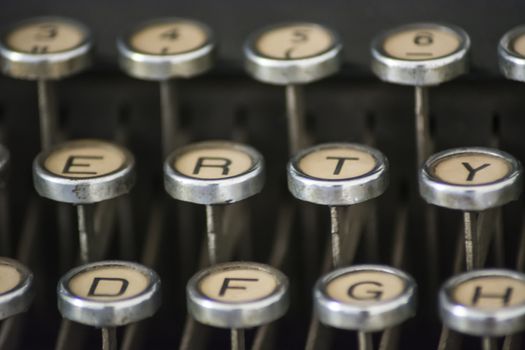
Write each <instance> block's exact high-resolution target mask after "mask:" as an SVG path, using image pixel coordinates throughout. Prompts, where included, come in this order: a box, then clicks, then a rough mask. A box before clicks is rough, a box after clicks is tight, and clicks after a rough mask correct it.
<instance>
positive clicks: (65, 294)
mask: <svg viewBox="0 0 525 350" xmlns="http://www.w3.org/2000/svg"><path fill="white" fill-rule="evenodd" d="M101 266H102V267H123V268H130V267H131V268H133V269H135V270H137V271H139V272H140V273H141V274H143V275H144V276H146V278H147V280H148V286H147V288H146V289H144V290H143V291H142V292H141V293H139V294H137V295H134V296H131V297H128V298H125V299H121V300H115V301H106V300H104V301H97V300H89V299H87V298H83V297H80V296H77V295H74V294H73V293H72V292H71V290H70V289H69V287H68V283H69V281H70V280H71V279H72V278H73V277H75V276H76V275H78V274H79V273H82V272H86V270H87V271H89V270H93V269H97V268H98V267H101ZM160 287H161V281H160V277H159V276H158V275H157V273H156V272H155V271H153V270H151V269H149V268H147V267H145V266H143V265H141V264H137V263H133V262H128V261H119V260H108V261H99V262H95V263H91V264H87V265H83V266H79V267H76V268H74V269H72V270H70V271H68V272H67V273H66V274H65V275H64V276H63V277H62V278H61V279H60V281H59V282H58V285H57V295H58V309H59V311H60V313H61V314H62V316H63V317H64V318H67V319H69V320H72V321H75V322H78V323H82V324H86V325H90V326H95V327H116V326H122V325H126V324H129V323H133V322H136V321H140V320H142V319H144V318H147V317H150V316H152V315H153V314H154V313H155V312H156V311H157V309H158V308H159V307H160ZM130 309H140V312H138V311H136V310H135V311H134V310H131V311H130Z"/></svg>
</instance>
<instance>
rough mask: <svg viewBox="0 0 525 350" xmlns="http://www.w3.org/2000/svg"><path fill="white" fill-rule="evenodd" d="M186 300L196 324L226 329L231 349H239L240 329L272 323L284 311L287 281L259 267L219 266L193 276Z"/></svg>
mask: <svg viewBox="0 0 525 350" xmlns="http://www.w3.org/2000/svg"><path fill="white" fill-rule="evenodd" d="M186 300H187V304H188V311H189V313H190V314H191V315H192V316H193V317H194V318H195V319H196V320H197V321H198V322H201V323H203V324H207V325H210V326H214V327H220V328H230V329H231V332H232V334H231V348H232V350H243V349H244V329H246V328H251V327H258V326H261V325H264V324H267V323H270V322H272V321H275V320H277V319H278V318H280V317H282V316H283V315H284V314H285V313H286V311H287V310H288V305H289V292H288V279H287V278H286V276H285V275H283V274H282V273H281V272H280V271H278V270H276V269H274V268H272V267H270V266H267V265H263V264H258V263H253V262H230V263H223V264H219V265H215V266H212V267H210V268H208V269H205V270H202V271H200V272H198V273H197V274H196V275H194V276H193V277H192V278H191V279H190V281H189V282H188V285H187V287H186Z"/></svg>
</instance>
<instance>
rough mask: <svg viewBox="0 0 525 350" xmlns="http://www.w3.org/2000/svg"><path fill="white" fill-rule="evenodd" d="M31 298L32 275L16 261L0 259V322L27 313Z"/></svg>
mask: <svg viewBox="0 0 525 350" xmlns="http://www.w3.org/2000/svg"><path fill="white" fill-rule="evenodd" d="M33 296H34V291H33V274H32V273H31V272H30V271H29V270H28V269H27V268H26V267H25V266H24V265H22V264H20V263H19V262H18V261H16V260H12V259H9V258H0V320H5V319H6V318H9V317H11V316H14V315H17V314H20V313H22V312H25V311H27V309H29V306H30V305H31V303H32V302H33Z"/></svg>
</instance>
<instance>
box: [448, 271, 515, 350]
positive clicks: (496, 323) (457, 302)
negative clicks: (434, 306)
mask: <svg viewBox="0 0 525 350" xmlns="http://www.w3.org/2000/svg"><path fill="white" fill-rule="evenodd" d="M439 313H440V316H441V319H442V320H443V323H444V324H445V325H446V326H447V327H449V328H451V329H453V330H455V331H458V332H461V333H465V334H469V335H474V336H480V337H483V344H484V349H492V348H493V347H491V345H490V344H493V343H494V339H493V338H494V337H499V336H506V335H510V334H513V333H518V332H522V331H523V330H525V275H524V274H522V273H518V272H515V271H509V270H490V269H489V270H477V271H471V272H467V273H463V274H461V275H458V276H454V277H453V278H451V279H449V280H448V281H447V282H446V283H445V284H444V286H443V287H442V288H441V290H440V292H439ZM494 349H495V347H494Z"/></svg>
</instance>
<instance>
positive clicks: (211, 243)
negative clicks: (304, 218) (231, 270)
mask: <svg viewBox="0 0 525 350" xmlns="http://www.w3.org/2000/svg"><path fill="white" fill-rule="evenodd" d="M263 184H264V161H263V157H262V156H261V154H260V153H259V152H257V151H256V150H255V149H253V148H251V147H249V146H245V145H242V144H239V143H234V142H229V141H208V142H200V143H195V144H191V145H188V146H185V147H182V148H180V149H178V150H175V151H174V152H173V153H172V154H171V155H170V156H169V157H168V158H167V159H166V162H165V163H164V186H165V188H166V191H167V192H168V193H169V194H170V195H171V196H172V197H173V198H175V199H178V200H182V201H186V202H192V203H197V204H204V205H206V217H207V232H208V251H209V259H210V263H212V264H213V263H215V262H217V246H216V237H220V236H221V232H220V231H221V227H220V226H221V224H220V217H219V215H218V214H219V213H217V212H216V211H217V210H220V209H219V208H220V207H221V205H224V204H229V203H234V202H238V201H241V200H243V199H246V198H248V197H251V196H253V195H255V194H257V193H259V192H260V191H261V190H262V187H263Z"/></svg>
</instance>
